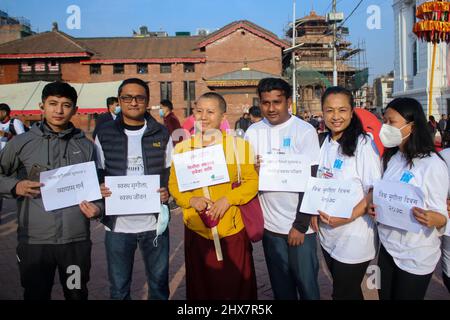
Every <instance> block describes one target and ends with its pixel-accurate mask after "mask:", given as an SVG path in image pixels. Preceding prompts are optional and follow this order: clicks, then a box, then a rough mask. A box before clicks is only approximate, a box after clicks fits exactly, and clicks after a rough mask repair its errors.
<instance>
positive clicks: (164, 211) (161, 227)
mask: <svg viewBox="0 0 450 320" xmlns="http://www.w3.org/2000/svg"><path fill="white" fill-rule="evenodd" d="M169 217H170V213H169V207H168V206H166V205H165V204H162V205H161V211H160V213H159V215H158V222H157V225H156V237H155V239H154V240H153V246H155V247H157V246H158V236H160V235H162V234H163V233H164V231H166V229H167V226H168V225H169Z"/></svg>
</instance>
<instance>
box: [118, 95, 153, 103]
mask: <svg viewBox="0 0 450 320" xmlns="http://www.w3.org/2000/svg"><path fill="white" fill-rule="evenodd" d="M119 98H120V100H122V102H125V103H131V101H133V99H136V102H137V103H141V104H142V103H145V102H146V101H147V97H146V96H120V97H119Z"/></svg>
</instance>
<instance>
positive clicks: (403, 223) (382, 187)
mask: <svg viewBox="0 0 450 320" xmlns="http://www.w3.org/2000/svg"><path fill="white" fill-rule="evenodd" d="M373 202H374V204H375V206H376V207H375V213H376V219H377V222H379V223H381V224H385V225H387V226H391V227H394V228H398V229H401V230H406V231H410V232H414V233H419V232H420V230H422V229H424V227H423V226H422V225H421V224H420V223H419V222H418V221H417V220H416V218H415V217H414V215H413V213H412V208H413V207H418V208H423V207H424V195H423V192H422V190H420V189H419V188H417V187H415V186H413V185H410V184H407V183H402V182H395V181H385V180H381V181H379V182H377V183H375V185H374V189H373Z"/></svg>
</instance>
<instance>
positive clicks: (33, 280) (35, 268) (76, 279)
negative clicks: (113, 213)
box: [17, 240, 91, 300]
mask: <svg viewBox="0 0 450 320" xmlns="http://www.w3.org/2000/svg"><path fill="white" fill-rule="evenodd" d="M17 261H18V263H19V271H20V281H21V284H22V287H23V288H24V289H25V290H24V299H25V300H50V299H51V294H52V287H53V282H54V278H55V271H56V269H58V272H59V279H60V282H61V285H62V287H63V291H64V297H65V299H66V300H87V298H88V290H87V283H88V281H89V271H90V269H91V241H90V240H86V241H79V242H74V243H69V244H23V243H19V245H18V246H17Z"/></svg>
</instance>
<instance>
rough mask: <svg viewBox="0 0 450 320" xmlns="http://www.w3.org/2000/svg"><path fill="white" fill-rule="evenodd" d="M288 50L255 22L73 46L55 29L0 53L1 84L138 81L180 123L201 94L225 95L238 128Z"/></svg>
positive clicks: (85, 41)
mask: <svg viewBox="0 0 450 320" xmlns="http://www.w3.org/2000/svg"><path fill="white" fill-rule="evenodd" d="M286 47H289V44H288V43H287V42H285V41H283V40H281V39H279V38H278V37H277V36H276V35H275V34H273V33H271V32H269V31H267V30H265V29H263V28H261V27H259V26H257V25H255V24H253V23H251V22H249V21H236V22H233V23H230V24H229V25H227V26H225V27H223V28H221V29H220V30H218V31H216V32H214V33H212V34H210V35H207V36H176V37H144V38H136V37H130V38H118V37H115V38H73V37H71V36H69V35H67V34H65V33H63V32H60V31H58V30H56V29H55V30H53V31H50V32H44V33H40V34H37V35H34V36H30V37H27V38H24V39H20V40H16V41H12V42H9V43H5V44H2V45H0V75H1V76H0V84H10V83H18V82H28V81H38V80H43V81H54V80H64V81H67V82H72V83H92V82H110V81H119V80H124V79H126V78H129V77H138V78H141V79H143V80H145V81H148V83H149V87H150V105H151V106H156V105H159V101H160V100H161V99H163V98H169V99H171V100H172V102H173V104H174V107H175V113H176V114H177V116H178V117H179V118H180V119H184V118H185V117H186V115H187V114H188V113H189V108H191V107H192V105H193V102H194V101H195V99H196V98H197V97H198V96H200V95H201V94H202V93H204V92H207V91H217V92H220V93H222V94H223V95H224V97H225V99H226V100H227V102H228V104H229V108H228V112H227V118H228V119H229V121H230V124H231V125H234V122H235V121H236V120H237V119H238V118H239V117H240V116H241V114H242V113H243V111H244V110H245V109H247V108H248V107H250V106H251V105H252V104H254V103H257V101H256V99H255V98H257V96H256V93H255V89H256V84H257V83H258V81H259V80H260V79H261V78H263V77H266V76H274V77H279V76H281V73H282V50H283V49H284V48H286ZM105 99H106V97H105ZM17 107H19V106H17ZM98 107H99V108H103V107H104V106H103V105H102V106H98ZM85 129H87V128H85Z"/></svg>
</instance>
